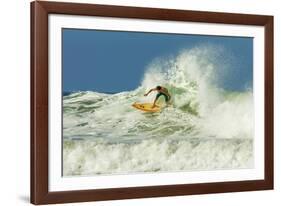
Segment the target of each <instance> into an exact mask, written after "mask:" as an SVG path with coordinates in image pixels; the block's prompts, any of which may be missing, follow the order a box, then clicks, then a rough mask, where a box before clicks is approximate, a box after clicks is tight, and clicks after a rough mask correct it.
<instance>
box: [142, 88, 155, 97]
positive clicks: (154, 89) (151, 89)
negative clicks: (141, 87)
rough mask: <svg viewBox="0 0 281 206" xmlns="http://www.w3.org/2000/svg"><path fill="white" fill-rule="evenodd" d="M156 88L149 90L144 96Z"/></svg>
mask: <svg viewBox="0 0 281 206" xmlns="http://www.w3.org/2000/svg"><path fill="white" fill-rule="evenodd" d="M154 90H155V89H151V90H149V91H148V92H147V93H146V94H144V96H147V95H149V93H150V92H152V91H154Z"/></svg>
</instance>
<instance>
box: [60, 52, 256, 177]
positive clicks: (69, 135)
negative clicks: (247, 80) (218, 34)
mask: <svg viewBox="0 0 281 206" xmlns="http://www.w3.org/2000/svg"><path fill="white" fill-rule="evenodd" d="M221 52H224V50H222V49H220V48H219V49H218V48H216V49H214V48H211V47H197V48H193V49H190V50H183V51H181V52H179V54H178V55H176V56H175V57H168V58H165V59H161V58H158V59H156V60H155V61H153V62H152V63H151V64H150V65H149V66H148V67H147V69H146V72H145V74H144V77H143V80H142V82H141V84H140V86H139V87H138V88H136V89H135V90H133V91H124V92H120V93H116V94H105V93H99V92H94V91H86V92H72V93H70V94H68V95H67V96H64V97H63V136H64V140H65V141H70V142H71V140H74V141H73V143H69V142H68V143H67V145H68V146H67V148H66V152H64V161H65V163H64V165H68V164H72V163H71V161H78V162H77V164H76V165H79V164H80V163H79V161H80V159H81V158H82V157H77V158H76V157H75V156H76V155H78V156H79V154H77V152H81V155H83V156H85V157H84V158H82V159H84V160H83V161H84V163H83V164H90V163H89V162H88V160H87V158H93V159H92V160H91V161H93V162H96V161H99V160H97V159H96V158H108V160H109V163H108V164H117V166H116V168H115V169H116V171H121V170H125V169H126V165H123V166H122V164H130V165H131V166H129V165H127V167H130V169H128V170H130V171H131V170H132V171H133V170H134V171H135V169H133V168H135V166H132V165H133V163H132V162H131V161H130V162H129V163H125V162H124V161H125V160H124V159H123V160H120V161H121V162H120V161H119V160H116V159H115V157H114V156H106V157H105V156H104V155H106V154H105V153H102V150H104V151H109V150H110V151H111V152H113V154H116V155H117V154H119V153H120V154H121V153H122V151H123V150H124V151H127V153H128V155H129V154H130V155H129V157H128V158H133V157H135V156H137V151H138V150H141V148H143V147H145V146H144V145H146V146H147V147H148V150H153V151H154V150H155V151H158V150H161V148H166V147H168V146H167V145H168V143H167V141H181V142H180V143H179V145H181V146H179V147H178V149H179V150H182V151H183V153H184V152H186V153H188V150H186V149H184V148H185V147H186V148H190V146H191V145H192V142H190V141H191V140H192V141H194V139H197V141H199V143H198V144H199V145H201V146H202V145H204V146H202V148H201V149H202V150H205V149H206V150H210V149H212V147H215V148H217V149H216V151H217V152H219V151H220V150H221V149H222V148H224V147H226V146H227V145H224V144H225V143H226V142H227V140H229V141H230V142H228V143H227V144H230V143H231V144H234V143H235V141H238V140H239V141H242V140H243V141H242V143H243V142H245V144H249V142H252V140H251V139H252V138H253V130H254V109H253V106H254V105H253V92H252V90H251V89H245V90H244V91H228V90H226V89H225V88H224V87H223V86H222V85H223V84H222V83H221V76H225V75H226V73H227V72H226V71H227V63H226V62H225V61H226V60H225V59H223V61H224V62H222V60H221V54H220V53H221ZM156 85H162V86H164V87H167V88H168V90H169V92H170V93H171V95H172V106H170V107H166V108H165V109H163V110H162V112H160V113H154V114H152V113H142V112H140V111H137V110H135V109H134V108H132V107H131V105H132V103H134V102H152V101H153V99H154V98H155V95H149V97H144V96H143V94H144V93H145V92H147V91H148V90H149V89H151V88H154V87H155V86H156ZM161 101H162V104H164V99H161V97H160V102H161ZM75 140H84V141H82V142H81V141H75ZM89 141H90V143H89ZM200 141H201V142H200ZM206 141H207V142H208V143H207V142H206ZM224 141H226V142H224ZM85 142H87V143H85ZM128 143H130V144H128ZM132 143H134V144H132ZM217 143H218V145H216V144H217ZM148 144H149V145H148ZM166 144H167V145H166ZM165 145H166V146H165ZM69 148H72V151H70V150H69ZM91 148H92V149H91ZM199 148H200V147H199ZM245 148H247V149H245V151H244V152H243V154H244V153H245V152H246V151H250V152H249V155H248V156H247V157H248V159H251V158H250V156H251V155H250V154H252V153H251V150H252V149H251V148H250V146H247V147H246V146H245ZM197 149H198V148H197ZM197 149H196V150H193V149H191V152H195V151H197ZM155 151H154V152H155ZM167 151H168V150H167ZM167 151H166V152H167ZM234 151H236V150H234V149H233V147H231V146H230V149H229V152H230V153H231V154H232V155H234V154H233V152H234ZM93 152H94V154H93ZM236 152H237V151H236ZM74 154H75V155H74ZM178 154H179V155H176V156H177V157H178V158H180V156H181V155H182V154H181V153H178ZM143 155H149V154H143ZM214 155H215V153H214ZM117 156H118V155H117ZM124 158H125V157H124ZM155 158H157V157H155ZM170 158H172V157H169V158H168V159H167V161H168V162H169V161H172V159H170ZM183 158H184V155H183ZM194 158H199V156H198V157H194ZM200 158H203V157H202V156H200ZM205 158H207V156H206V157H205ZM213 158H215V156H213ZM72 159H73V160H72ZM203 159H204V158H203ZM81 161H82V160H81ZM89 161H90V160H89ZM91 161H90V162H91ZM139 161H140V160H139ZM159 161H160V160H159ZM193 161H195V159H193ZM198 161H199V160H198ZM122 162H123V163H122ZM148 162H149V161H148ZM212 162H213V161H211V163H210V164H213V166H210V165H208V164H207V165H205V166H203V165H201V164H199V163H198V164H199V166H198V167H192V166H191V165H190V164H189V163H187V162H184V164H186V165H187V166H186V167H188V168H190V169H194V168H195V169H198V168H201V169H207V168H219V167H221V166H222V164H223V161H222V160H220V161H218V162H219V163H218V164H217V163H214V162H213V163H212ZM242 162H243V164H242V163H241V165H244V166H245V165H246V163H245V162H247V161H244V160H243V161H242ZM152 163H153V164H154V165H157V160H156V159H154V160H151V164H152ZM184 164H183V165H184ZM235 164H236V163H235ZM179 165H180V164H179ZM200 165H201V166H200ZM219 165H220V166H219ZM237 165H239V164H238V163H237ZM88 166H89V165H88ZM88 166H86V165H84V166H83V167H82V166H81V167H80V168H84V167H88ZM92 166H93V165H90V166H89V167H91V168H92ZM93 167H94V166H93ZM141 167H142V168H143V169H141ZM167 167H168V166H167V165H166V163H164V165H162V166H161V167H160V170H161V171H162V170H170V169H171V168H167ZM172 167H173V168H174V169H179V168H181V166H172ZM178 167H179V168H178ZM182 167H183V169H186V167H184V166H182ZM225 167H227V168H228V167H231V166H230V165H228V166H227V165H226V166H225ZM65 168H68V169H66V171H68V172H66V173H65V174H76V173H75V171H76V172H77V173H79V174H88V173H91V171H95V173H102V171H104V172H106V171H109V170H115V169H112V167H109V166H108V167H102V168H101V169H97V170H94V169H93V170H90V169H85V168H84V169H85V170H83V171H84V172H82V173H81V172H78V170H75V171H74V170H69V167H68V166H65ZM110 168H111V169H110ZM137 168H138V169H139V170H138V169H137ZM144 168H146V169H144ZM148 168H150V169H148ZM152 168H153V166H152V165H151V166H147V165H146V166H144V165H143V164H140V165H139V167H136V170H138V171H148V170H149V171H152V170H153V169H152Z"/></svg>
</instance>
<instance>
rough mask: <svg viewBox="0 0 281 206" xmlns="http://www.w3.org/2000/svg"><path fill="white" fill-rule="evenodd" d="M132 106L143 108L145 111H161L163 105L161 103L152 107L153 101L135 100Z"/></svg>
mask: <svg viewBox="0 0 281 206" xmlns="http://www.w3.org/2000/svg"><path fill="white" fill-rule="evenodd" d="M132 106H133V107H134V108H136V109H139V110H142V111H144V112H160V111H161V107H160V106H159V105H157V104H156V105H155V107H153V108H152V106H153V103H137V102H135V103H134V104H132Z"/></svg>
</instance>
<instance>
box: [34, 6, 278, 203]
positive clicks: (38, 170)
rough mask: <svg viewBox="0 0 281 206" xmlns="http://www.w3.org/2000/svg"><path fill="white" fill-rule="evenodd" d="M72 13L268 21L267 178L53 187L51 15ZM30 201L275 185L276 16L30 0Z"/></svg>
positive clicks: (243, 22) (260, 23)
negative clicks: (50, 156) (50, 146)
mask: <svg viewBox="0 0 281 206" xmlns="http://www.w3.org/2000/svg"><path fill="white" fill-rule="evenodd" d="M49 14H71V15H88V16H104V17H120V18H140V19H157V20H170V21H191V22H205V23H223V24H240V25H258V26H264V27H265V51H264V56H265V65H264V68H265V80H264V87H265V104H264V105H265V121H264V124H265V134H264V138H265V147H264V150H265V162H264V164H265V167H264V168H265V169H264V172H265V179H264V180H252V181H236V182H217V183H200V184H181V185H165V186H147V187H131V188H115V189H95V190H80V191H78V190H77V191H61V192H49V190H48V15H49ZM30 177H31V202H32V203H33V204H48V203H67V202H80V201H95V200H114V199H127V198H145V197H163V196H175V195H191V194H205V193H220V192H236V191H251V190H266V189H273V17H272V16H261V15H246V14H231V13H215V12H198V11H184V10H170V9H154V8H136V7H122V6H105V5H92V4H76V3H58V2H40V1H35V2H32V3H31V176H30Z"/></svg>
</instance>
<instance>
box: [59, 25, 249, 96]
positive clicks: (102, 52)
mask: <svg viewBox="0 0 281 206" xmlns="http://www.w3.org/2000/svg"><path fill="white" fill-rule="evenodd" d="M62 35H63V42H62V43H63V44H62V46H63V53H62V54H63V64H62V66H63V91H89V90H91V91H98V92H110V93H115V92H122V91H128V90H133V89H135V88H136V87H138V86H139V85H140V83H141V80H142V78H143V74H144V72H145V70H146V67H147V66H148V65H149V64H150V63H151V62H152V61H153V60H154V59H155V58H157V57H165V56H169V55H174V54H176V53H178V52H179V51H180V50H182V49H188V48H192V47H195V46H197V45H202V44H212V45H218V46H223V47H224V48H225V49H226V51H227V54H228V55H229V54H231V55H232V59H233V61H231V65H230V69H232V70H233V71H234V72H232V75H230V76H229V77H228V78H227V79H225V82H224V83H223V85H222V86H223V87H224V88H225V89H229V90H240V91H241V90H244V89H245V85H248V87H251V84H252V76H253V50H252V49H253V41H252V38H245V37H241V38H240V37H222V36H202V35H180V34H163V33H144V32H124V31H120V32H119V31H97V30H79V29H63V32H62ZM222 58H225V57H223V56H222Z"/></svg>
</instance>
